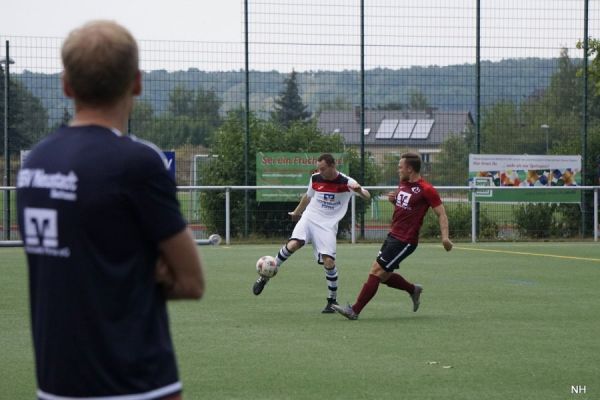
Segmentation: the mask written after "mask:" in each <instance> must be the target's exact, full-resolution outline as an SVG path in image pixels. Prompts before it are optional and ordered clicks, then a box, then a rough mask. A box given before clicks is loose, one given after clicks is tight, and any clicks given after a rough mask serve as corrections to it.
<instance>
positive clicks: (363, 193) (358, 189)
mask: <svg viewBox="0 0 600 400" xmlns="http://www.w3.org/2000/svg"><path fill="white" fill-rule="evenodd" d="M348 187H349V188H350V189H351V190H352V191H353V192H354V193H356V194H357V195H358V196H359V197H360V198H362V199H363V200H369V199H371V193H369V191H368V190H367V189H365V188H363V187H362V186H360V185H359V184H358V183H355V184H350V185H348Z"/></svg>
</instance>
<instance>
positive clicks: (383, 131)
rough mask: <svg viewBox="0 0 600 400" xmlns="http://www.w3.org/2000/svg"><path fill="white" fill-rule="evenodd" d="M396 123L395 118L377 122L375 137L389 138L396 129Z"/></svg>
mask: <svg viewBox="0 0 600 400" xmlns="http://www.w3.org/2000/svg"><path fill="white" fill-rule="evenodd" d="M397 125H398V120H397V119H384V120H383V121H381V124H379V129H377V133H376V134H375V139H391V138H392V136H393V135H394V130H396V126H397Z"/></svg>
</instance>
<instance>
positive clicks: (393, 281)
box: [384, 273, 415, 294]
mask: <svg viewBox="0 0 600 400" xmlns="http://www.w3.org/2000/svg"><path fill="white" fill-rule="evenodd" d="M384 283H385V284H386V285H388V286H389V287H391V288H394V289H400V290H404V291H407V292H408V293H410V294H413V293H414V292H415V285H413V284H412V283H410V282H408V281H407V280H406V279H404V277H403V276H402V275H400V274H396V273H393V274H392V275H390V277H389V278H388V280H387V281H385V282H384Z"/></svg>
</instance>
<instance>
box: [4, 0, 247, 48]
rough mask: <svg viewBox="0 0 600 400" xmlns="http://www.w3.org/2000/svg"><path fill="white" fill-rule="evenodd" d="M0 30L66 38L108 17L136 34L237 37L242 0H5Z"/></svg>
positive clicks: (159, 37) (147, 36) (199, 38)
mask: <svg viewBox="0 0 600 400" xmlns="http://www.w3.org/2000/svg"><path fill="white" fill-rule="evenodd" d="M2 3H3V4H2V7H1V10H2V20H1V21H2V22H1V23H0V33H3V34H9V35H16V36H54V37H61V38H62V37H65V36H66V35H67V34H68V33H69V31H71V29H73V28H74V27H76V26H78V25H81V24H83V23H84V22H86V21H89V20H91V19H111V20H114V21H117V22H119V23H120V24H122V25H124V26H126V27H127V28H128V29H129V30H130V31H131V32H132V33H133V35H134V36H135V37H136V38H137V39H149V40H154V39H156V40H197V41H218V40H221V41H239V40H241V39H242V36H241V29H242V17H243V10H242V6H243V3H242V1H241V0H208V1H206V0H204V1H200V0H167V1H149V0H96V1H90V0H53V1H48V0H6V1H3V2H2Z"/></svg>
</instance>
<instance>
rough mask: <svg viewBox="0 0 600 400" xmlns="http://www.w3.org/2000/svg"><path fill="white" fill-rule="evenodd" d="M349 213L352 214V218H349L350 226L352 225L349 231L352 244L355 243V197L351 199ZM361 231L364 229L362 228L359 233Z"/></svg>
mask: <svg viewBox="0 0 600 400" xmlns="http://www.w3.org/2000/svg"><path fill="white" fill-rule="evenodd" d="M351 199H352V200H351V202H352V203H351V204H352V206H351V213H352V218H351V222H350V224H351V225H352V228H351V229H350V232H351V236H352V244H354V243H356V196H352V197H351ZM362 229H364V227H361V232H362ZM362 236H363V238H364V234H362Z"/></svg>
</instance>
